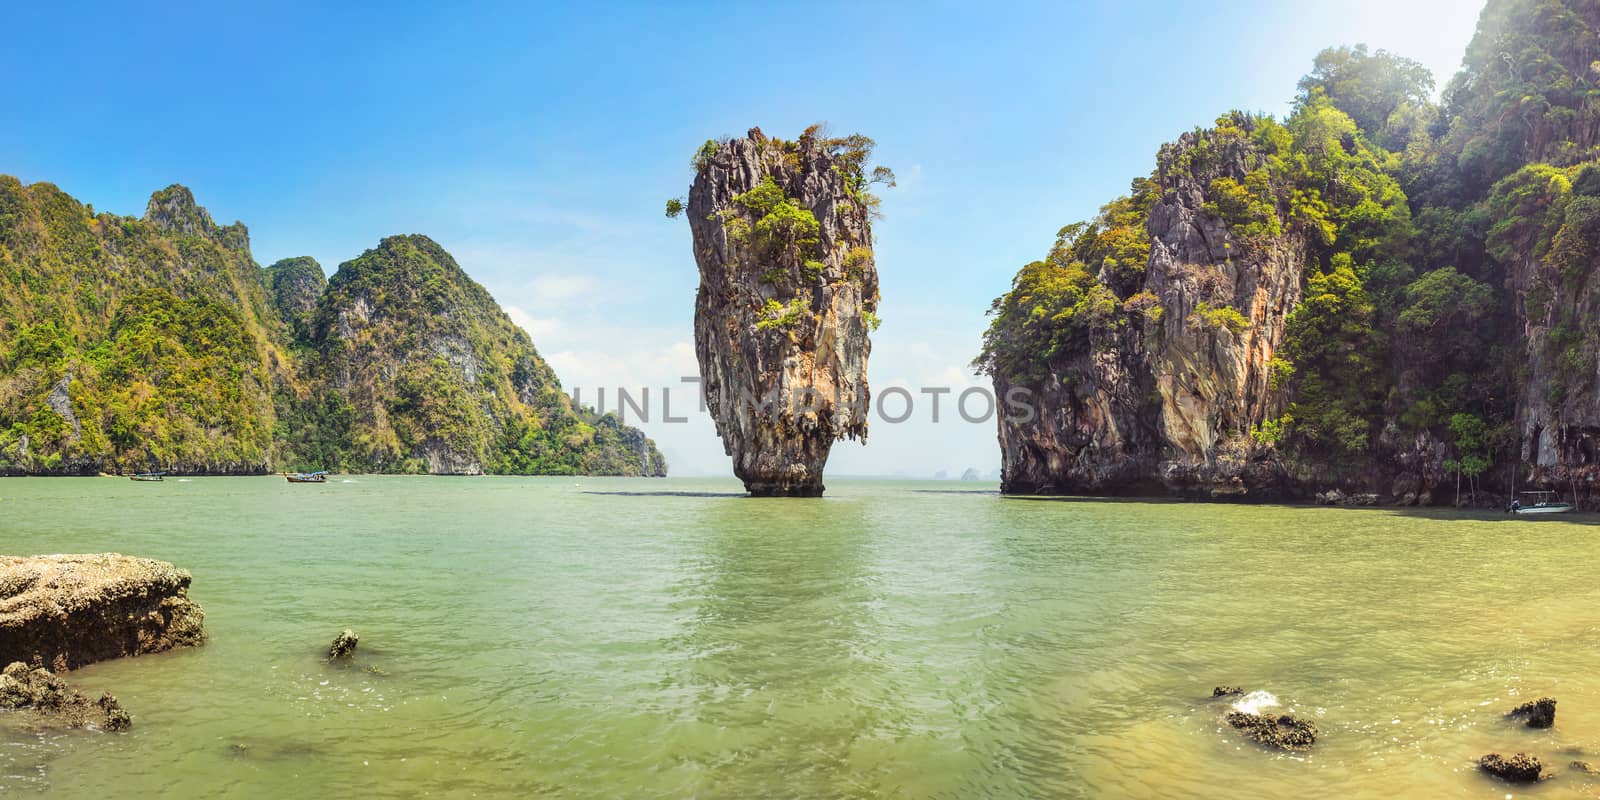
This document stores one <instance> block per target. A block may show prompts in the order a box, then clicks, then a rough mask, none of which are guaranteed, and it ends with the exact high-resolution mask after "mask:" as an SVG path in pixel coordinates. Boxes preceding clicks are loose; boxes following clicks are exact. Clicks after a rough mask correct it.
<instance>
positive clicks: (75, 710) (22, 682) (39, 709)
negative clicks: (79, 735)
mask: <svg viewBox="0 0 1600 800" xmlns="http://www.w3.org/2000/svg"><path fill="white" fill-rule="evenodd" d="M0 709H3V710H7V711H28V712H31V713H32V716H33V718H34V719H35V720H36V721H38V722H41V723H44V724H45V725H49V726H53V727H66V728H86V727H90V726H98V727H101V728H104V729H105V730H108V731H125V730H127V729H128V728H129V727H131V726H132V725H133V719H132V718H131V717H129V716H128V712H127V711H125V710H123V708H122V704H121V703H118V702H117V698H116V697H114V696H112V695H111V694H109V693H108V694H102V695H100V699H99V700H90V699H89V698H87V697H85V696H83V695H82V694H79V693H78V692H76V691H74V690H72V689H71V688H69V687H68V686H67V682H66V681H64V680H62V679H61V678H59V677H57V676H56V675H55V674H54V673H52V672H51V671H50V670H47V669H43V668H34V667H29V666H28V665H27V664H24V663H22V662H21V661H14V662H12V663H11V664H10V665H8V666H7V667H6V668H5V670H4V672H0Z"/></svg>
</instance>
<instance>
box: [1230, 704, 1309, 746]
mask: <svg viewBox="0 0 1600 800" xmlns="http://www.w3.org/2000/svg"><path fill="white" fill-rule="evenodd" d="M1227 720H1228V724H1229V725H1232V726H1233V727H1235V728H1237V729H1239V730H1240V731H1241V732H1243V733H1244V734H1245V735H1246V736H1248V737H1250V738H1251V739H1253V740H1255V742H1256V743H1257V744H1260V745H1263V746H1266V747H1271V748H1275V749H1278V750H1288V751H1290V752H1304V751H1306V750H1310V749H1311V746H1312V745H1314V744H1316V743H1317V726H1316V725H1315V724H1314V723H1312V722H1311V721H1310V720H1304V719H1299V718H1297V717H1295V716H1293V715H1290V714H1280V715H1278V716H1272V715H1270V714H1251V713H1249V712H1246V711H1230V712H1228V716H1227Z"/></svg>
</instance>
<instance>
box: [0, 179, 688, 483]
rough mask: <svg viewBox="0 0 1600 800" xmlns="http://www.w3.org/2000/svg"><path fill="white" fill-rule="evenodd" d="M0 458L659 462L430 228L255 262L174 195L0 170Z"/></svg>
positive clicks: (89, 470)
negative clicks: (590, 403)
mask: <svg viewBox="0 0 1600 800" xmlns="http://www.w3.org/2000/svg"><path fill="white" fill-rule="evenodd" d="M0 303H3V306H0V472H6V473H12V474H17V473H25V474H95V473H99V472H126V471H147V470H164V471H169V472H183V473H229V474H250V473H261V472H266V471H271V470H275V469H286V468H287V469H336V470H351V471H357V470H359V471H381V472H435V473H478V472H499V473H523V474H546V473H556V474H571V473H591V474H622V475H659V474H664V473H665V469H666V465H665V463H664V462H663V460H662V458H661V455H660V453H658V452H657V451H656V449H655V446H654V444H653V443H651V442H650V440H649V439H647V438H645V437H644V435H643V434H642V433H640V432H639V431H637V430H635V429H632V428H628V427H626V426H623V425H621V424H620V423H619V422H618V421H617V420H616V418H615V417H612V416H610V415H607V416H603V417H597V416H596V415H595V414H593V413H592V412H590V411H588V410H586V409H583V408H579V407H576V406H575V405H574V404H573V403H572V402H571V401H570V399H568V398H567V396H566V395H565V394H564V393H563V392H562V391H561V385H560V383H559V381H558V380H557V379H556V377H555V375H554V373H552V372H551V370H550V368H549V366H548V365H546V364H545V363H544V361H543V360H542V359H541V358H540V357H539V355H538V352H537V351H536V350H535V349H534V346H533V342H532V341H530V340H529V339H528V336H527V334H526V333H524V332H523V331H522V330H521V329H519V328H517V327H516V326H514V325H513V324H512V323H511V322H510V320H509V319H508V318H507V317H506V316H505V314H504V312H502V311H501V310H500V308H499V306H498V305H497V304H495V302H494V300H493V299H492V298H491V297H490V296H489V294H488V292H486V291H485V290H484V289H483V287H481V286H479V285H478V284H477V283H475V282H473V281H472V279H471V278H469V277H468V276H467V275H466V273H465V272H463V271H462V270H461V268H460V267H459V266H457V265H456V263H455V261H454V260H453V259H451V258H450V256H449V255H448V254H447V253H445V252H444V250H443V249H442V248H440V247H439V246H438V245H437V244H435V243H433V242H432V241H431V240H429V239H427V238H426V237H422V236H410V237H392V238H390V239H386V240H384V242H383V243H382V244H380V245H379V247H378V248H376V249H375V250H371V251H368V252H367V253H366V254H364V255H363V256H361V257H360V258H357V259H355V260H353V261H350V262H347V263H346V264H344V265H341V267H340V269H339V271H338V272H336V273H335V275H334V278H333V280H332V281H331V282H330V281H328V280H326V279H325V278H324V276H323V273H322V269H321V267H320V266H319V265H317V263H316V262H315V261H313V260H311V259H308V258H300V259H289V260H286V261H282V262H279V263H278V264H274V265H273V266H272V267H270V268H268V269H265V270H263V269H261V268H260V267H259V266H258V265H257V264H256V262H255V261H254V259H253V258H252V257H251V254H250V241H249V234H248V232H247V231H246V229H245V227H244V225H242V224H239V223H234V224H233V225H228V226H221V225H217V224H216V223H215V222H214V221H213V220H212V218H211V216H210V215H209V214H208V213H206V211H205V209H203V208H201V207H200V206H198V205H197V204H196V203H195V201H194V197H193V196H192V195H191V194H190V192H189V190H188V189H186V188H184V187H182V186H171V187H168V188H167V189H163V190H161V191H159V192H156V193H155V194H154V195H153V196H152V197H151V198H150V202H149V205H148V207H147V209H146V212H145V214H144V216H143V217H142V218H133V217H122V216H117V215H114V214H106V213H96V212H95V211H94V209H93V208H92V207H90V206H85V205H83V204H81V203H79V202H78V201H77V200H75V199H73V198H72V197H70V196H68V195H67V194H65V193H64V192H62V191H61V190H59V189H57V188H56V187H54V186H52V185H50V184H45V183H37V184H32V185H28V186H24V185H23V184H22V183H21V182H20V181H18V180H17V179H15V178H12V177H9V176H0Z"/></svg>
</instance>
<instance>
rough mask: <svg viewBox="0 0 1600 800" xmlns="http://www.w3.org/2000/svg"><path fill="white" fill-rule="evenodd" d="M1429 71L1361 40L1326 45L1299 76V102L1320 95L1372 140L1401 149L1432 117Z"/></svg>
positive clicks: (1431, 86) (1431, 91)
mask: <svg viewBox="0 0 1600 800" xmlns="http://www.w3.org/2000/svg"><path fill="white" fill-rule="evenodd" d="M1432 95H1433V74H1432V73H1431V72H1429V71H1428V68H1427V67H1424V66H1423V65H1421V64H1419V63H1417V62H1416V61H1412V60H1411V59H1409V58H1402V57H1400V56H1398V55H1395V54H1393V53H1390V52H1388V51H1386V50H1379V51H1378V52H1376V53H1369V52H1368V51H1367V46H1366V45H1356V46H1355V47H1353V48H1351V47H1331V48H1328V49H1326V50H1323V51H1322V52H1320V53H1318V54H1317V57H1316V60H1315V61H1314V62H1313V63H1312V68H1311V74H1309V75H1306V76H1305V77H1304V78H1301V79H1300V99H1299V102H1300V104H1302V105H1304V104H1308V103H1311V102H1313V98H1316V97H1318V96H1325V97H1327V98H1328V100H1329V101H1331V102H1332V103H1333V105H1334V106H1335V107H1337V108H1338V109H1339V110H1340V111H1343V112H1344V113H1346V114H1348V115H1349V116H1350V118H1351V119H1352V120H1354V121H1355V123H1356V125H1357V126H1359V127H1360V128H1361V130H1363V131H1364V132H1366V134H1367V136H1368V137H1370V138H1371V139H1372V140H1373V141H1374V142H1377V143H1379V144H1382V145H1383V146H1384V147H1387V148H1388V149H1390V150H1401V149H1404V148H1405V146H1406V144H1407V143H1408V142H1409V141H1410V140H1411V137H1412V135H1413V134H1414V133H1418V132H1420V128H1421V127H1422V126H1423V125H1425V124H1427V123H1428V122H1431V120H1432V117H1433V115H1434V109H1433V107H1432V104H1431V98H1432Z"/></svg>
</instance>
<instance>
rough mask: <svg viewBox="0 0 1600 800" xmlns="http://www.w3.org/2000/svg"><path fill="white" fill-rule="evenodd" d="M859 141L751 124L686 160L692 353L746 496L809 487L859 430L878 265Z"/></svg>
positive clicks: (862, 434)
mask: <svg viewBox="0 0 1600 800" xmlns="http://www.w3.org/2000/svg"><path fill="white" fill-rule="evenodd" d="M862 142H865V140H862V139H860V138H859V137H852V138H850V139H847V140H830V139H826V138H824V137H823V136H821V135H820V134H818V133H817V132H816V131H814V130H813V131H808V132H807V134H806V135H803V136H802V137H801V138H800V139H799V140H798V141H795V142H784V141H780V140H777V139H769V138H767V137H765V136H764V135H762V134H761V132H760V131H759V130H752V131H751V133H750V135H749V136H748V137H746V138H743V139H735V140H732V141H728V142H722V143H712V142H708V143H707V146H706V148H704V149H702V151H701V154H700V156H699V157H698V158H697V163H696V174H695V179H694V184H693V186H692V187H691V189H690V192H689V202H688V215H689V225H690V229H691V230H692V232H693V237H694V253H695V262H696V264H697V265H698V266H699V270H700V288H699V291H698V292H697V294H696V296H695V353H696V355H697V357H698V359H699V362H700V374H701V378H702V380H703V382H704V383H703V387H702V388H703V390H704V392H705V396H706V404H707V407H708V409H709V410H710V412H711V416H712V418H713V420H714V421H715V423H716V428H717V433H718V434H719V435H720V436H721V437H722V442H723V447H724V449H725V450H726V451H727V453H728V455H729V456H732V458H733V468H734V474H735V475H737V476H738V477H739V478H740V479H741V480H743V481H744V483H745V487H746V488H747V489H748V490H749V491H750V492H751V493H752V494H755V495H783V496H800V497H810V496H818V495H821V494H822V491H823V485H822V472H823V467H824V465H826V463H827V460H828V452H829V450H830V449H831V448H832V447H833V443H834V442H835V441H837V440H840V439H846V438H848V439H861V440H865V439H866V435H867V410H868V402H869V399H870V392H869V389H868V386H867V356H868V354H869V353H870V352H871V348H872V344H871V341H870V340H869V338H868V335H869V333H870V331H871V328H872V327H873V326H874V324H875V321H876V317H875V316H874V312H875V311H876V309H877V303H878V275H877V269H876V267H875V265H874V262H873V256H872V250H871V247H872V230H871V224H870V221H869V211H870V208H869V205H870V203H871V200H870V195H867V194H866V180H865V178H864V176H863V175H862V170H863V162H864V160H865V157H866V153H865V151H864V150H863V149H862V148H861V147H860V146H859V145H860V144H861V143H862ZM865 144H866V146H867V147H870V142H865ZM852 146H854V150H853V152H852V150H851V148H852Z"/></svg>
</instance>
